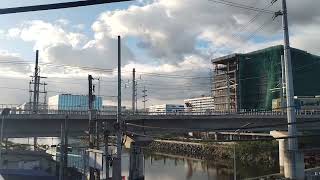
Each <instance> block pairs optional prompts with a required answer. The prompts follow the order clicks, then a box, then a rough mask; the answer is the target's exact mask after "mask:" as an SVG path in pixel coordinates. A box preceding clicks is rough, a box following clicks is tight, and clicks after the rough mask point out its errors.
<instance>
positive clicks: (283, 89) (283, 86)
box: [280, 55, 286, 112]
mask: <svg viewBox="0 0 320 180" xmlns="http://www.w3.org/2000/svg"><path fill="white" fill-rule="evenodd" d="M285 78H286V77H285V67H284V56H283V55H281V82H280V86H281V91H280V93H281V111H282V112H284V111H285V107H286V102H285V99H286V79H285Z"/></svg>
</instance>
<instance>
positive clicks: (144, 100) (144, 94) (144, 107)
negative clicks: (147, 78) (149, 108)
mask: <svg viewBox="0 0 320 180" xmlns="http://www.w3.org/2000/svg"><path fill="white" fill-rule="evenodd" d="M147 91H148V90H146V86H144V87H143V90H142V93H143V95H142V97H143V100H142V102H143V110H144V112H146V102H147V101H148V100H147V99H146V98H147V96H148V95H147Z"/></svg>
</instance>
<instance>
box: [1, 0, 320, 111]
mask: <svg viewBox="0 0 320 180" xmlns="http://www.w3.org/2000/svg"><path fill="white" fill-rule="evenodd" d="M66 1H67V0H24V1H21V0H3V2H1V4H0V8H7V7H17V6H27V5H35V4H46V3H55V2H66ZM216 1H221V0H196V1H195V0H136V1H131V2H123V3H113V4H104V5H96V6H89V7H79V8H72V9H61V10H51V11H42V12H30V13H19V14H9V15H0V69H1V70H0V93H1V95H0V104H21V103H24V102H27V101H29V93H28V88H29V81H30V76H31V75H32V73H33V70H34V64H33V63H34V60H35V51H36V50H39V52H40V70H41V76H45V77H47V78H46V79H43V81H45V82H46V83H47V84H48V85H47V90H48V96H53V95H55V94H57V93H72V94H87V89H88V88H87V75H88V74H92V75H93V76H94V77H96V78H99V79H100V83H99V82H98V81H95V84H96V85H97V86H99V84H100V88H99V90H100V91H99V90H96V94H100V95H101V96H102V97H103V99H104V102H105V103H106V104H115V103H116V98H115V96H116V95H117V91H116V89H117V82H116V78H117V77H116V68H117V36H121V38H122V76H123V80H122V91H123V92H122V94H123V104H124V105H126V106H128V107H129V106H130V104H131V93H132V83H131V76H132V69H133V68H135V69H136V71H137V75H136V76H137V83H138V107H140V108H141V107H142V95H143V94H142V90H143V88H144V87H146V89H147V99H148V101H147V104H146V106H149V105H154V104H162V103H179V104H183V99H186V98H191V97H197V96H201V95H209V94H210V88H211V78H210V76H211V73H212V72H211V69H212V65H211V63H210V60H211V59H212V58H216V57H220V56H224V55H227V54H230V53H236V52H237V53H245V52H251V51H254V50H258V49H261V48H265V47H269V46H273V45H279V44H282V42H283V40H282V39H283V38H282V28H281V17H277V18H275V19H274V20H273V15H272V14H268V13H259V12H256V11H250V10H245V9H240V8H236V7H232V6H228V5H225V4H221V3H217V2H216ZM229 1H232V2H234V3H240V4H245V5H248V6H252V7H257V8H261V9H262V8H266V9H268V10H270V11H278V10H280V9H281V5H280V1H279V2H276V3H274V4H273V5H272V6H271V5H270V2H269V1H268V0H267V1H261V0H229ZM318 7H320V1H314V0H304V1H301V0H290V1H288V15H289V26H290V40H291V45H292V46H293V47H295V48H299V49H302V50H305V51H308V52H310V53H313V54H316V55H320V46H319V45H318V44H319V43H318V42H320V31H319V28H320V25H319V24H320V11H318ZM253 19H254V20H253ZM249 22H250V23H249Z"/></svg>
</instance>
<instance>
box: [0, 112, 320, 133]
mask: <svg viewBox="0 0 320 180" xmlns="http://www.w3.org/2000/svg"><path fill="white" fill-rule="evenodd" d="M0 117H1V118H2V117H3V116H0ZM65 118H66V115H63V114H10V115H8V116H4V137H9V138H13V137H59V136H60V128H61V123H62V122H64V120H65ZM97 119H98V120H99V121H101V122H103V121H107V122H108V127H110V128H109V130H110V131H113V129H114V128H113V127H114V123H115V122H116V115H98V116H97ZM123 119H124V120H126V122H127V123H128V125H127V128H126V130H127V131H129V132H136V133H141V132H142V131H145V132H147V133H148V134H157V133H171V132H190V131H200V130H201V131H216V132H219V131H220V132H225V131H228V130H230V131H231V130H232V129H238V128H239V127H241V126H243V125H244V124H247V123H252V124H251V125H250V126H248V127H247V128H251V129H247V131H254V132H269V131H271V130H286V129H287V125H286V123H287V120H286V116H285V115H279V114H264V115H262V114H245V115H244V114H233V115H125V116H123ZM297 122H298V123H299V122H300V123H301V124H297V126H298V130H300V131H303V130H319V129H320V114H309V115H297ZM302 122H303V123H302ZM68 124H69V133H70V135H71V136H81V135H85V132H86V131H87V130H88V124H89V123H88V116H87V115H85V114H82V115H77V114H72V115H71V114H70V115H68ZM134 124H135V125H138V126H135V125H134ZM281 124H282V125H281ZM142 126H143V127H142ZM244 130H245V129H244Z"/></svg>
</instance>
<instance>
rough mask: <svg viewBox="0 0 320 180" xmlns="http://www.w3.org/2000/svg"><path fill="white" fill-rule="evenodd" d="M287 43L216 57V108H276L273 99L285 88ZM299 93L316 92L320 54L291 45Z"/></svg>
mask: <svg viewBox="0 0 320 180" xmlns="http://www.w3.org/2000/svg"><path fill="white" fill-rule="evenodd" d="M282 55H283V46H282V45H279V46H274V47H270V48H266V49H262V50H259V51H254V52H251V53H247V54H231V55H228V56H224V57H220V58H216V59H213V60H212V63H213V68H214V73H213V84H212V96H213V98H214V105H215V111H242V110H252V109H256V110H272V100H273V99H278V98H281V99H282V100H284V99H285V94H284V93H283V92H282V89H283V88H282V87H283V86H282V84H283V81H282V77H283V75H282V68H281V67H282V64H283V63H282V60H281V56H282ZM291 57H292V60H291V61H292V73H293V86H294V95H295V96H316V95H318V94H319V89H320V83H317V82H314V80H315V78H317V77H319V76H320V63H318V62H319V61H320V57H319V56H316V55H312V54H310V53H307V52H305V51H302V50H299V49H294V48H291Z"/></svg>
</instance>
